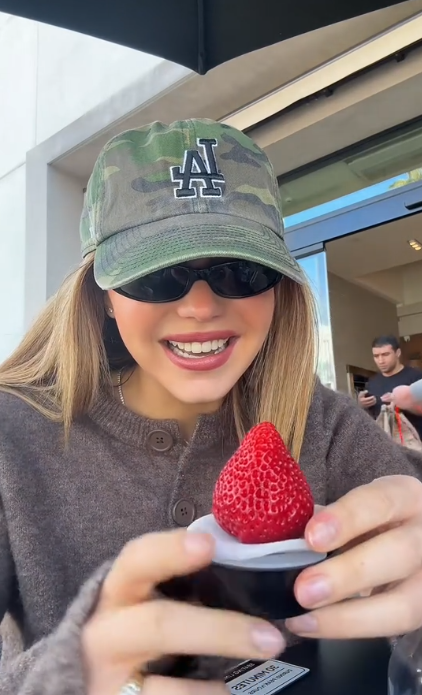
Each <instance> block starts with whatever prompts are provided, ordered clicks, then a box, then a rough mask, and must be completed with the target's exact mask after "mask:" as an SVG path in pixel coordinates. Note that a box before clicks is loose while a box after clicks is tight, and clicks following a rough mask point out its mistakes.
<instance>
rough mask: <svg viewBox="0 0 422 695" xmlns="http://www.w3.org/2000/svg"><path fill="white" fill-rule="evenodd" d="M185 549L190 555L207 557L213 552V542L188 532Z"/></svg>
mask: <svg viewBox="0 0 422 695" xmlns="http://www.w3.org/2000/svg"><path fill="white" fill-rule="evenodd" d="M185 548H186V552H187V553H189V555H206V553H209V552H210V550H211V540H210V539H209V538H208V537H207V536H200V535H199V534H196V533H190V532H188V533H187V534H186V536H185Z"/></svg>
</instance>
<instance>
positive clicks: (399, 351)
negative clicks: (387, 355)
mask: <svg viewBox="0 0 422 695" xmlns="http://www.w3.org/2000/svg"><path fill="white" fill-rule="evenodd" d="M396 354H397V357H398V358H399V359H400V357H401V349H400V348H399V349H398V350H397V353H396Z"/></svg>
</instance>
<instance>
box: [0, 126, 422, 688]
mask: <svg viewBox="0 0 422 695" xmlns="http://www.w3.org/2000/svg"><path fill="white" fill-rule="evenodd" d="M282 231H283V228H282V221H281V218H280V213H279V208H278V189H277V181H276V179H275V177H274V174H273V171H272V168H271V165H270V163H269V161H268V159H267V157H266V155H265V154H264V153H263V152H262V151H261V150H260V149H259V148H258V147H256V146H255V144H254V143H253V142H252V141H251V140H250V139H249V138H248V137H246V136H245V135H244V134H243V133H240V132H238V131H237V130H235V129H233V128H230V127H228V126H225V125H221V124H217V123H214V122H212V121H205V120H196V121H185V122H179V123H174V124H172V125H170V126H166V125H164V124H161V123H154V124H152V125H148V126H144V127H142V128H139V129H138V130H132V131H129V132H126V133H123V134H122V135H120V136H117V137H115V138H113V140H111V141H110V142H109V143H108V144H107V145H106V147H105V148H104V150H103V151H102V153H101V154H100V156H99V158H98V161H97V163H96V166H95V169H94V172H93V174H92V177H91V179H90V183H89V186H88V191H87V196H86V204H85V210H84V213H83V215H82V223H81V237H82V253H83V256H84V262H83V264H82V265H81V267H80V269H79V270H77V271H76V272H75V273H74V274H73V275H72V276H71V277H70V278H69V279H68V280H67V281H66V282H65V283H64V285H63V286H62V288H61V289H60V290H59V292H58V294H57V295H56V296H55V297H54V298H53V299H52V301H51V302H50V303H49V305H48V306H47V308H46V309H45V310H44V312H43V313H42V314H41V316H40V318H39V319H38V321H37V322H36V323H35V325H34V327H33V328H32V329H31V330H30V331H29V333H28V334H27V336H26V337H25V339H24V340H23V342H22V344H21V346H20V347H19V348H18V349H17V350H16V351H15V353H14V354H13V355H12V356H11V357H10V358H9V359H8V360H7V361H6V363H5V364H4V365H3V367H2V369H1V371H0V388H1V390H2V391H3V393H2V394H1V402H0V408H1V417H0V432H1V437H0V463H1V466H0V486H1V487H0V489H1V494H2V519H1V524H0V529H1V545H0V572H1V576H0V610H1V613H2V614H3V613H5V612H6V611H7V612H8V614H10V615H11V616H12V617H13V618H14V623H15V624H16V623H17V625H18V626H19V628H20V636H21V642H22V648H23V651H22V652H21V653H20V654H19V655H16V652H15V653H14V654H13V658H12V653H11V646H10V645H11V641H10V629H11V628H8V630H7V631H6V638H5V644H4V654H3V667H2V671H1V674H0V692H1V693H5V694H7V695H9V694H10V695H12V693H13V695H21V694H22V695H24V694H25V695H35V694H36V693H41V692H42V693H43V695H53V693H54V695H65V694H66V695H67V694H72V695H74V694H76V695H82V694H85V693H86V694H87V695H117V693H119V692H120V693H122V694H123V693H139V692H141V690H142V694H143V695H157V694H160V695H189V694H190V693H192V694H193V693H195V694H197V695H200V693H204V694H205V693H207V694H208V695H212V694H213V693H215V695H217V693H221V694H223V693H224V692H225V689H224V686H223V685H221V684H211V683H199V682H198V683H197V682H194V681H183V680H175V679H166V678H164V679H163V678H160V677H159V676H152V675H149V676H146V677H144V676H140V675H139V676H137V679H136V680H133V681H130V679H131V676H132V674H133V673H135V672H136V673H141V672H142V670H143V669H145V664H146V663H147V662H149V661H150V660H151V659H155V658H157V657H159V656H160V655H162V654H174V653H177V654H183V653H187V654H190V653H192V652H194V653H195V654H202V655H217V656H223V657H229V658H234V659H242V658H259V659H265V658H268V657H270V656H273V655H275V654H277V653H279V652H280V651H281V650H282V649H283V640H282V637H281V635H280V634H279V632H278V631H277V630H275V629H274V628H273V627H272V626H270V625H267V624H266V623H264V622H263V621H259V620H256V619H253V618H249V617H246V616H243V615H235V614H230V613H227V612H219V611H210V610H208V609H206V608H203V607H202V608H201V607H193V606H187V605H182V604H179V603H172V602H170V601H167V602H164V601H162V600H157V599H156V600H153V598H152V597H153V591H154V587H155V586H156V585H157V583H159V582H161V581H163V580H165V579H167V578H169V577H173V576H176V575H183V574H186V573H188V572H190V571H193V570H194V569H197V568H200V567H202V566H204V565H206V564H207V563H208V562H209V561H210V559H211V557H212V553H213V544H212V539H210V538H208V537H207V536H204V535H193V534H192V535H191V534H186V533H185V532H184V531H183V529H182V528H179V529H178V530H177V527H184V526H187V525H188V524H189V523H190V522H191V521H192V520H193V518H194V517H195V516H200V515H202V514H206V513H208V512H209V510H210V505H211V497H212V491H213V486H214V483H215V481H216V478H217V476H218V474H219V471H220V470H221V468H222V466H223V465H224V463H225V462H226V461H227V459H228V458H229V456H230V455H231V454H232V453H233V451H234V450H235V448H236V447H237V445H238V442H239V437H241V436H242V435H243V434H244V433H245V432H246V431H247V430H248V429H249V428H250V427H251V426H252V425H253V424H254V423H256V422H258V421H261V420H270V421H272V422H273V423H274V424H275V425H276V426H277V428H278V430H279V431H280V433H281V435H282V436H283V438H284V440H285V442H286V443H287V444H288V445H289V447H290V449H291V451H292V453H293V455H294V456H295V457H297V458H300V464H301V466H302V469H303V470H304V472H305V473H306V476H307V478H308V480H309V483H310V485H311V487H312V490H313V493H314V497H315V501H316V503H318V504H321V505H329V506H327V507H326V508H325V509H324V510H323V511H321V512H320V513H319V514H317V515H316V516H315V517H314V518H313V519H312V520H311V521H310V522H309V524H308V527H307V531H306V536H307V539H308V542H309V543H310V544H311V545H312V546H313V547H314V548H315V549H318V550H322V551H331V550H335V549H340V548H342V549H344V547H345V546H346V545H351V546H354V547H352V548H351V549H349V550H348V551H347V552H344V553H343V554H342V555H340V556H336V557H333V558H332V559H330V560H328V561H326V562H325V563H324V564H321V565H318V566H316V567H314V568H309V569H308V570H306V571H304V572H303V574H302V575H301V577H300V578H299V579H298V582H297V586H296V594H297V597H298V600H299V601H300V602H301V603H302V604H303V606H305V607H306V608H309V612H308V614H306V615H305V616H302V617H301V618H298V619H293V620H291V621H290V622H289V627H290V629H291V630H293V631H295V632H297V633H298V634H300V635H303V634H306V635H308V636H314V637H320V636H324V637H330V636H332V637H347V636H350V637H354V636H358V635H361V636H373V635H391V634H395V633H400V632H404V631H406V630H410V629H411V628H413V627H416V626H418V625H421V624H422V581H421V578H422V577H421V570H420V567H421V560H422V542H421V540H422V485H421V484H420V483H419V482H418V480H417V479H416V477H415V476H416V475H417V474H418V466H420V463H421V459H420V458H419V457H418V455H417V454H415V453H412V452H406V451H405V450H403V449H400V448H399V447H397V446H395V445H394V444H393V443H392V442H391V441H390V440H389V439H388V437H386V436H385V435H384V433H383V432H382V431H381V430H380V428H378V427H377V426H376V425H375V424H374V423H373V422H372V421H371V420H370V419H369V418H368V417H367V416H366V414H365V413H363V412H361V411H360V409H359V408H357V407H356V406H355V405H354V404H353V402H352V401H351V400H350V399H349V398H347V397H345V396H342V395H339V394H336V393H334V392H332V391H329V390H327V389H325V388H323V387H322V386H321V384H320V383H319V382H318V380H317V379H316V377H315V362H316V360H315V332H314V331H315V320H314V307H313V302H312V296H311V293H310V291H309V288H308V286H307V284H306V282H305V280H304V277H303V275H302V272H301V270H300V268H299V266H298V265H297V264H296V262H295V261H294V260H293V259H292V257H291V256H290V254H289V253H288V251H287V248H286V246H285V244H284V241H283V236H282ZM383 475H389V476H393V477H386V478H380V476H383ZM377 478H378V479H377ZM375 479H377V480H375ZM359 486H361V487H359ZM169 529H170V530H169ZM153 531H155V532H157V531H158V532H160V533H155V534H152V535H151V532H153ZM392 558H394V562H391V559H392ZM387 585H391V586H390V588H389V589H386V586H387ZM380 587H383V588H384V591H383V593H380V592H379V589H380ZM373 589H375V592H374V595H372V596H368V597H366V598H362V599H359V600H352V601H343V599H346V598H347V597H350V596H353V595H356V594H357V593H359V592H360V593H363V592H366V593H369V592H370V591H371V590H373ZM188 620H190V623H191V624H190V626H189V629H188V630H187V629H186V626H187V622H188ZM125 683H126V685H125Z"/></svg>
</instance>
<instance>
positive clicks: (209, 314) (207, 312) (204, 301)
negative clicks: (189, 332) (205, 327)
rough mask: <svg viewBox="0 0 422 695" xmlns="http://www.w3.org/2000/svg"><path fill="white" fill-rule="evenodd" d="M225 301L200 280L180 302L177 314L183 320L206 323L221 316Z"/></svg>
mask: <svg viewBox="0 0 422 695" xmlns="http://www.w3.org/2000/svg"><path fill="white" fill-rule="evenodd" d="M223 301H224V300H222V299H221V301H220V297H217V295H216V294H214V292H213V291H212V289H211V288H210V286H209V285H208V284H207V283H206V282H205V281H204V280H198V282H195V283H194V285H193V286H192V288H191V290H190V291H189V292H188V294H187V295H186V297H183V299H180V300H179V301H178V307H177V313H178V314H179V316H180V317H181V318H183V319H195V320H196V321H199V322H202V323H205V322H206V321H210V320H212V319H215V318H217V317H218V316H221V314H222V311H223V307H222V302H223Z"/></svg>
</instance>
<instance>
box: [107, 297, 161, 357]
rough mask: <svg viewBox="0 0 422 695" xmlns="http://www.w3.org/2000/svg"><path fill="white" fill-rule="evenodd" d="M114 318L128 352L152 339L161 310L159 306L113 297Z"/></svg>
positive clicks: (158, 322)
mask: <svg viewBox="0 0 422 695" xmlns="http://www.w3.org/2000/svg"><path fill="white" fill-rule="evenodd" d="M113 309H114V317H115V320H116V323H117V327H118V329H119V333H120V335H121V337H122V340H123V342H124V343H125V345H126V347H127V348H128V350H129V352H132V353H133V349H135V350H136V347H137V346H139V345H140V343H142V342H144V341H145V342H146V341H148V342H151V340H153V339H154V335H155V332H156V330H157V326H159V324H160V319H161V316H160V314H161V313H162V312H163V309H162V308H161V307H160V306H159V305H154V304H147V303H143V302H135V301H134V300H132V299H127V298H126V297H122V296H121V295H118V294H115V295H114V297H113Z"/></svg>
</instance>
